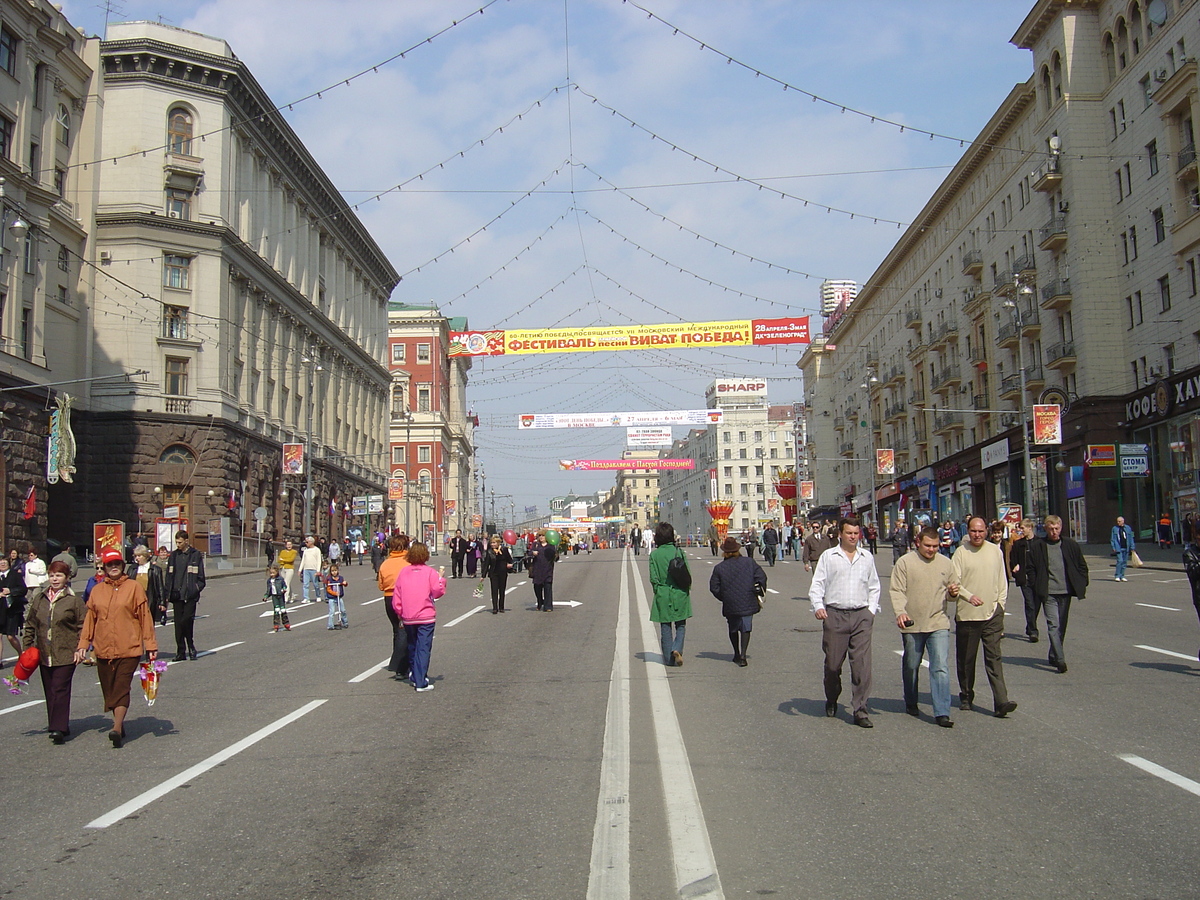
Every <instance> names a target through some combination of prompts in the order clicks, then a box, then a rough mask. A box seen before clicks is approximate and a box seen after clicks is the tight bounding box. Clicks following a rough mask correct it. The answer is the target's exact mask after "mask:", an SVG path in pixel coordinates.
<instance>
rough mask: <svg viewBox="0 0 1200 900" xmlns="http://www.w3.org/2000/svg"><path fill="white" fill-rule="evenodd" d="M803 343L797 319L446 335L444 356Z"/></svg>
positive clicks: (802, 324) (803, 327) (804, 322)
mask: <svg viewBox="0 0 1200 900" xmlns="http://www.w3.org/2000/svg"><path fill="white" fill-rule="evenodd" d="M808 340H809V334H808V316H800V317H796V318H783V319H736V320H733V321H729V322H669V323H667V324H663V325H637V324H630V325H602V326H592V327H583V328H539V329H535V330H520V329H502V330H495V331H452V332H450V349H449V351H448V355H450V356H501V355H504V354H526V353H579V352H587V351H595V350H646V349H651V348H655V347H666V348H672V349H681V348H689V347H708V348H713V347H745V346H749V345H754V344H758V345H772V344H807V343H808Z"/></svg>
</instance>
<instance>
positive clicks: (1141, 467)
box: [1121, 453, 1150, 478]
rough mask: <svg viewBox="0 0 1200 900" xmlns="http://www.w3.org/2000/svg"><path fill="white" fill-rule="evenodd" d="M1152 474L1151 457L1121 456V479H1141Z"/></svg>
mask: <svg viewBox="0 0 1200 900" xmlns="http://www.w3.org/2000/svg"><path fill="white" fill-rule="evenodd" d="M1149 474H1150V457H1148V456H1144V455H1138V456H1135V455H1132V454H1131V455H1129V456H1126V455H1125V454H1124V453H1122V454H1121V477H1122V478H1141V477H1142V476H1144V475H1149Z"/></svg>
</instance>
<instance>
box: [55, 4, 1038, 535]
mask: <svg viewBox="0 0 1200 900" xmlns="http://www.w3.org/2000/svg"><path fill="white" fill-rule="evenodd" d="M484 2H485V0H475V2H463V0H436V2H435V0H404V2H397V0H353V2H334V0H212V2H191V0H173V2H158V3H151V2H140V0H124V2H123V3H121V4H120V5H119V9H120V13H119V14H115V15H114V16H113V18H114V20H120V19H151V20H155V19H158V18H159V16H160V15H161V16H162V18H163V21H164V22H165V23H166V24H170V25H175V26H178V27H181V28H188V29H192V30H196V31H201V32H204V33H206V34H211V35H216V36H220V37H223V38H225V39H226V40H227V41H228V42H229V43H230V45H231V47H232V48H233V51H234V53H236V54H237V56H238V57H239V58H240V59H242V60H243V61H245V62H246V64H247V65H248V66H249V67H250V69H251V71H252V72H253V73H254V75H255V77H257V79H258V80H259V82H260V83H261V84H262V85H263V87H264V88H265V89H266V90H267V92H268V93H269V94H270V95H271V97H272V98H273V99H275V100H276V101H277V102H280V103H283V102H287V101H290V100H293V99H295V98H298V97H301V96H303V95H306V94H308V93H309V92H310V91H312V90H315V89H319V88H322V87H325V86H327V85H330V84H334V83H337V82H338V81H339V80H340V79H344V78H346V77H348V76H350V75H352V74H354V73H356V72H359V71H361V70H363V69H364V68H367V67H369V66H372V65H374V64H375V63H378V62H380V61H382V60H384V59H387V58H388V57H391V56H392V55H394V54H395V53H397V52H399V51H401V50H404V49H407V48H409V47H413V46H416V45H419V44H420V43H421V42H422V41H423V40H424V39H425V38H427V37H429V36H430V35H432V34H434V33H435V32H438V31H440V30H441V29H443V28H445V27H446V26H447V25H449V24H450V22H451V21H453V20H464V21H462V24H460V25H458V26H456V27H454V28H451V29H450V30H449V31H448V32H447V33H445V34H443V35H441V36H440V37H437V38H436V39H435V40H433V41H432V42H430V43H428V44H425V45H422V46H418V47H417V49H415V50H413V52H412V53H411V54H407V55H406V58H405V59H403V60H397V61H395V62H392V63H389V64H388V65H387V66H384V67H383V68H381V69H379V71H378V72H377V73H374V72H373V73H371V74H369V75H367V76H365V77H363V78H359V79H357V80H354V81H352V82H351V84H350V85H348V86H345V85H344V86H341V87H339V88H336V89H334V90H331V91H329V92H326V93H325V94H324V95H323V98H322V99H320V100H316V99H314V100H310V101H307V102H305V103H302V104H300V105H298V106H296V107H295V108H294V109H293V111H292V112H290V113H288V119H289V121H290V122H291V124H292V126H293V127H294V128H295V129H296V131H297V133H298V134H299V135H300V137H301V138H302V139H303V140H304V141H305V143H306V144H307V146H308V147H309V149H310V150H311V152H312V153H313V155H314V156H315V157H316V159H317V160H318V161H319V162H320V163H321V165H322V166H324V168H325V170H326V172H327V173H328V174H329V176H330V177H331V178H332V180H333V181H334V183H335V184H337V185H338V186H339V187H340V188H341V189H342V190H343V192H344V193H345V196H346V198H347V199H348V200H349V202H351V203H355V202H358V201H360V200H363V199H366V198H367V197H370V196H372V195H373V194H375V193H378V192H379V191H382V190H385V189H387V188H389V187H392V186H394V185H397V184H400V183H402V182H406V181H408V180H409V179H412V178H413V177H414V176H416V175H418V174H420V173H424V172H426V171H427V170H430V169H431V167H436V166H438V164H439V163H442V162H443V161H445V165H444V166H443V167H441V168H434V169H433V171H431V172H429V173H428V174H426V175H424V177H423V178H422V179H420V180H419V181H413V182H411V183H409V184H408V185H407V186H406V187H405V188H404V189H403V190H402V191H400V192H394V193H391V194H389V195H387V196H386V197H384V198H383V199H382V200H381V201H379V202H372V203H370V204H368V205H366V206H364V208H363V209H362V210H361V213H360V215H361V216H362V219H363V221H364V222H365V223H366V225H367V226H368V227H369V228H370V229H371V231H372V233H373V234H374V236H375V238H376V240H377V241H378V242H379V244H380V245H381V246H382V247H383V249H384V251H385V252H386V253H387V254H388V256H389V257H390V259H391V260H392V263H393V265H394V266H395V267H396V269H397V270H398V271H400V272H402V273H408V274H406V275H405V277H404V279H403V280H402V281H401V283H400V285H399V286H398V287H397V289H396V291H395V293H394V295H393V297H394V299H397V300H403V301H405V302H410V303H429V302H431V301H432V302H433V303H435V304H436V305H437V306H439V307H440V308H441V309H442V310H443V312H445V313H446V314H448V315H463V316H467V317H468V319H469V321H470V324H471V327H473V328H479V329H486V328H491V327H496V326H499V327H518V328H539V327H552V326H564V325H600V324H621V323H625V322H631V321H634V322H642V323H652V322H666V321H673V320H682V321H707V320H721V319H734V318H757V317H771V316H783V315H803V314H805V313H806V312H815V310H816V305H817V288H818V285H819V278H820V277H830V278H848V279H853V280H856V281H859V282H862V281H865V280H866V279H867V278H869V276H870V275H871V273H872V272H873V271H874V269H875V267H876V266H877V265H878V263H879V261H880V260H881V259H882V258H883V256H884V255H885V254H886V253H887V251H888V250H889V249H890V248H891V246H892V245H893V243H894V242H895V241H896V239H897V238H898V237H899V235H900V234H901V232H900V231H899V230H898V229H897V227H896V226H895V225H888V224H883V223H880V224H873V219H876V218H878V219H886V220H894V221H898V222H908V221H909V220H910V219H911V217H912V216H914V215H915V214H916V212H917V211H918V210H919V209H920V208H921V206H922V205H923V204H924V202H925V201H926V200H927V199H928V197H929V195H930V193H931V192H932V191H933V190H934V189H935V188H936V186H937V185H938V183H939V182H940V181H941V180H942V178H944V177H945V174H946V173H947V172H948V171H949V168H950V167H951V166H952V165H953V164H954V162H955V161H956V160H957V159H958V158H959V156H960V154H961V152H962V150H961V149H960V147H959V145H958V144H957V143H955V142H952V141H944V140H932V141H931V140H930V139H929V138H928V137H927V136H922V135H920V134H918V133H915V132H914V131H912V130H911V129H925V130H928V131H934V132H938V133H943V134H948V135H954V136H960V137H963V138H968V139H969V138H972V137H974V136H975V135H976V134H977V133H978V131H979V129H980V128H981V127H982V126H983V124H984V123H985V122H986V121H987V120H988V118H989V117H990V116H991V114H992V112H993V111H994V110H995V108H996V106H997V105H998V104H999V103H1000V101H1001V100H1002V99H1003V98H1004V96H1005V95H1006V94H1007V93H1008V92H1009V90H1010V89H1011V88H1012V86H1013V85H1014V84H1016V83H1018V82H1021V81H1024V80H1025V79H1027V78H1028V77H1029V74H1030V58H1029V54H1028V53H1027V52H1026V51H1021V50H1018V49H1017V48H1015V47H1013V46H1012V45H1011V44H1009V43H1008V39H1009V38H1010V37H1011V36H1012V34H1013V32H1014V31H1015V30H1016V29H1017V26H1018V25H1019V24H1020V22H1021V20H1022V19H1023V18H1024V16H1025V15H1026V14H1027V13H1028V12H1029V9H1030V8H1031V6H1032V0H872V2H852V0H842V2H832V3H831V2H828V0H823V2H810V0H780V2H767V0H762V2H739V0H637V3H638V5H639V6H641V7H644V9H646V10H650V11H652V12H653V13H654V14H655V15H656V16H658V17H660V18H661V19H665V20H667V21H668V22H670V23H671V24H672V25H673V26H675V27H677V28H678V29H679V30H680V31H681V32H686V33H688V34H690V35H692V36H694V37H695V38H697V39H698V40H699V41H700V42H703V43H704V44H706V45H708V46H710V47H713V48H715V49H717V50H719V51H721V52H723V53H725V54H728V55H729V56H732V57H734V58H735V59H736V60H738V61H739V62H741V63H745V64H746V65H748V66H751V67H753V68H754V69H757V70H759V71H760V72H762V73H765V74H767V75H770V76H773V77H774V78H777V79H779V80H781V81H784V82H787V83H788V84H790V85H792V86H794V87H797V88H802V89H803V90H806V91H810V92H812V93H815V94H817V95H819V96H821V97H823V98H828V99H829V100H832V101H834V102H835V104H844V105H846V106H847V107H853V108H857V109H861V110H865V111H867V112H868V113H871V114H874V115H876V116H879V117H882V118H887V119H892V120H895V121H897V122H900V123H903V124H905V125H907V126H909V129H908V130H906V131H905V132H904V133H901V132H900V130H899V129H898V128H895V127H891V126H888V125H884V124H881V123H880V122H875V123H872V122H871V121H870V120H869V119H868V118H864V117H860V116H856V115H854V114H852V113H850V112H846V113H843V112H841V110H840V106H838V105H834V106H830V105H828V104H826V103H822V102H812V101H811V100H810V99H809V98H808V97H805V96H803V95H802V94H800V93H797V92H795V91H791V90H788V91H785V90H783V89H782V88H781V87H780V86H779V85H778V84H775V83H772V82H771V81H770V80H769V79H767V78H763V77H755V75H754V74H753V72H750V71H747V70H746V69H745V68H743V67H741V66H739V65H733V64H728V63H726V62H725V60H724V59H722V58H721V57H720V56H718V55H716V54H715V53H713V52H711V51H710V50H706V49H702V48H701V47H700V46H699V45H698V44H697V43H696V42H695V41H693V40H690V39H688V38H687V37H685V36H684V35H683V34H676V33H675V31H674V29H673V28H671V27H667V26H666V25H664V24H662V23H661V22H659V21H656V20H655V19H652V18H650V17H649V16H648V15H647V14H646V12H644V11H642V10H639V9H638V8H636V7H634V6H633V5H631V4H630V3H623V2H621V0H565V2H564V0H499V2H497V3H495V4H493V5H492V6H490V7H489V8H488V9H487V11H486V12H485V13H484V14H483V15H477V16H472V17H470V18H468V15H469V14H470V13H471V12H472V11H474V10H476V9H478V8H479V7H480V6H482V5H483V3H484ZM64 12H65V13H66V14H67V16H68V18H69V19H70V20H71V21H72V23H73V24H75V25H77V26H80V27H82V28H83V29H84V30H85V31H86V32H88V33H89V34H94V33H99V32H101V31H102V30H103V26H104V15H105V14H104V12H103V10H101V9H98V8H97V6H96V5H95V4H94V3H93V2H91V0H70V2H66V3H65V4H64ZM567 84H573V85H576V86H577V88H578V89H571V90H568V89H566V87H565V86H566V85H567ZM556 89H557V90H556ZM585 92H586V93H585ZM592 98H595V101H598V102H594V101H593V99H592ZM539 101H540V103H539ZM605 107H608V108H605ZM610 109H615V110H616V111H617V112H618V115H614V114H613V113H611V112H610ZM518 115H520V116H521V118H519V119H516V118H515V117H516V116H518ZM630 121H632V122H633V123H636V124H635V125H631V124H630ZM506 123H507V124H506ZM499 126H504V129H503V132H501V133H494V132H495V129H497V127H499ZM652 135H653V136H652ZM654 136H656V137H654ZM660 139H661V140H660ZM481 140H482V141H483V144H482V145H480V144H479V143H478V142H479V141H481ZM666 142H669V143H670V144H674V146H675V147H676V148H678V149H675V150H672V149H671V147H670V146H668V143H666ZM459 151H465V152H464V153H463V155H462V156H461V157H460V156H457V154H458V153H459ZM693 156H697V157H701V158H703V159H707V160H710V161H712V163H714V164H715V165H716V166H719V167H720V168H721V169H723V170H725V171H724V172H719V171H715V170H714V166H713V165H706V164H703V163H701V162H697V161H695V160H693ZM728 173H734V174H733V175H730V174H728ZM735 176H740V177H741V178H742V179H747V178H750V179H754V180H756V181H759V182H760V183H762V184H764V185H769V186H771V187H774V188H777V189H779V190H781V191H785V192H787V193H788V194H791V195H794V196H795V197H799V198H805V199H808V200H809V201H811V202H810V204H809V205H808V206H805V205H804V203H803V201H802V200H798V199H790V198H781V197H780V196H779V195H778V194H773V193H771V192H769V191H768V190H761V189H759V187H757V186H756V185H753V184H748V183H747V182H745V181H744V180H743V181H741V182H738V180H737V178H736V177H735ZM614 185H615V186H618V187H620V188H622V189H623V191H624V192H623V193H622V192H617V191H614V190H612V189H611V188H612V186H614ZM534 189H536V190H534ZM531 190H533V193H532V194H531V195H530V196H528V197H524V195H525V194H526V192H529V191H531ZM631 198H633V199H631ZM514 201H519V202H516V203H515V205H514ZM816 204H825V205H828V206H833V207H837V208H840V209H846V210H850V211H853V212H854V213H855V216H854V218H853V219H851V217H850V216H848V215H842V214H839V213H827V212H824V211H822V210H820V209H819V208H818V206H817V205H816ZM646 207H649V211H648V210H647V209H646ZM497 216H499V219H497V220H496V221H495V222H493V223H492V224H491V225H488V226H487V228H486V229H484V230H483V231H482V232H479V229H480V228H482V227H483V226H485V225H486V224H487V223H488V222H490V221H491V220H493V219H495V218H496V217H497ZM664 217H665V218H666V219H667V220H669V221H664ZM681 226H682V227H681ZM476 232H478V233H476ZM696 233H698V234H699V235H701V236H702V237H701V238H697V237H696V236H695V234H696ZM472 235H474V237H471V240H470V242H469V243H461V242H463V241H464V239H466V238H467V237H470V236H472ZM711 242H717V243H719V244H722V245H725V246H726V247H728V248H733V249H735V250H737V251H739V253H740V254H745V255H748V256H753V257H756V258H757V259H759V260H763V261H766V262H770V263H773V264H775V267H774V268H768V267H767V266H766V265H763V264H761V263H758V262H753V261H750V260H747V259H746V258H745V256H744V255H735V254H733V253H731V252H730V250H727V249H726V250H722V249H718V248H714V247H713V246H712V243H711ZM451 248H455V249H454V252H453V253H450V252H449V251H450V249H451ZM651 254H653V255H651ZM656 257H657V258H656ZM432 260H437V261H436V262H431V261H432ZM664 260H665V262H664ZM780 266H783V267H787V268H790V269H793V270H796V271H797V272H804V273H809V274H810V275H813V276H816V277H813V278H807V277H805V276H803V275H799V274H794V273H789V272H787V271H784V269H782V268H779V267H780ZM798 358H799V348H795V347H793V348H785V349H779V350H771V349H766V348H739V349H730V350H722V351H707V350H691V351H687V352H683V351H676V352H673V353H672V352H653V351H635V352H626V353H591V354H568V355H559V356H551V355H547V356H529V357H519V358H511V357H510V358H508V359H498V360H487V361H476V362H475V364H474V366H473V368H472V370H471V373H470V377H471V384H470V388H469V390H468V401H469V403H470V404H471V405H472V407H473V408H474V410H475V411H476V412H477V413H478V414H479V415H480V417H481V419H482V423H483V426H482V427H481V428H480V429H478V430H477V431H476V437H477V444H478V451H479V456H480V459H481V461H482V463H483V466H484V467H485V469H486V471H487V474H488V487H489V489H490V488H494V489H495V491H496V494H497V498H498V503H497V506H498V507H500V506H507V499H505V500H501V499H499V498H501V497H505V498H507V497H511V498H512V502H513V503H514V504H515V505H516V507H517V509H518V510H520V509H521V508H523V507H525V506H532V505H537V506H538V507H539V509H540V510H542V511H545V510H546V509H547V505H546V500H547V498H548V497H550V496H553V495H556V494H560V493H565V492H566V491H568V490H575V491H579V492H584V491H592V490H597V489H602V488H604V487H607V486H609V485H611V484H612V476H611V475H609V474H594V475H592V474H581V473H566V472H560V471H559V470H558V466H557V460H558V459H559V458H589V457H595V458H611V457H615V456H619V455H620V453H621V450H622V449H623V446H624V440H623V438H624V435H623V433H622V432H621V431H620V430H618V429H601V430H599V431H586V432H581V431H564V432H544V431H543V432H540V433H538V434H537V435H536V436H535V435H531V434H529V433H524V434H518V433H517V431H516V427H515V421H516V416H517V415H518V414H519V413H522V412H600V411H621V410H644V409H692V408H699V407H702V406H703V392H704V387H705V385H706V384H707V383H708V382H710V381H711V380H712V379H713V378H715V377H735V378H736V377H747V378H751V377H752V378H765V379H767V380H768V382H769V383H770V386H771V387H770V391H771V400H772V402H776V403H791V402H793V401H795V400H799V399H801V381H800V378H799V374H800V373H799V370H798V369H796V367H795V363H796V360H797V359H798ZM677 436H681V433H680V432H678V431H677Z"/></svg>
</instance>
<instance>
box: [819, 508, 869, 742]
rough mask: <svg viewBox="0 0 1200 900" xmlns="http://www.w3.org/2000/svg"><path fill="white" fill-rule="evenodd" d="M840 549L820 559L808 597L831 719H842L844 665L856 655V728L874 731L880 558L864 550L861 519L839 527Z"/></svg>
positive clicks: (852, 669)
mask: <svg viewBox="0 0 1200 900" xmlns="http://www.w3.org/2000/svg"><path fill="white" fill-rule="evenodd" d="M837 534H838V544H837V546H836V547H830V548H829V549H828V550H826V551H825V552H824V553H822V554H821V556H820V558H819V559H818V560H817V567H816V570H815V571H814V572H813V579H812V586H811V587H810V588H809V593H808V597H809V600H810V601H811V602H812V610H813V615H815V616H816V617H817V618H818V619H820V620H821V623H822V636H821V649H822V650H824V651H825V715H827V716H829V717H830V718H832V717H833V716H835V715H837V699H838V697H839V696H840V695H841V693H842V664H843V663H845V661H846V656H847V654H849V656H850V684H851V689H852V690H851V700H852V704H853V713H854V724H855V725H858V726H859V727H860V728H873V727H874V725H872V723H871V719H870V718H869V717H868V715H867V695H868V694H869V693H870V692H871V627H872V625H873V623H874V621H875V614H876V613H877V612H879V573H878V572H876V571H875V559H874V557H872V556H871V554H870V553H868V552H867V551H866V550H863V549H862V548H860V547H859V546H858V541H859V538H860V537H861V536H862V531H861V529H860V528H859V525H858V520H857V519H841V520H839V522H838V531H837Z"/></svg>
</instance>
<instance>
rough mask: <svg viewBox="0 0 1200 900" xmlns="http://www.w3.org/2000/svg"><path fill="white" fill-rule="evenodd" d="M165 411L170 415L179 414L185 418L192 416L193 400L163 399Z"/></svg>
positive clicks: (188, 398) (183, 398)
mask: <svg viewBox="0 0 1200 900" xmlns="http://www.w3.org/2000/svg"><path fill="white" fill-rule="evenodd" d="M163 403H164V404H165V409H166V411H167V412H169V413H178V414H179V415H183V416H190V415H191V414H192V398H191V397H163Z"/></svg>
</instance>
